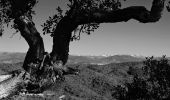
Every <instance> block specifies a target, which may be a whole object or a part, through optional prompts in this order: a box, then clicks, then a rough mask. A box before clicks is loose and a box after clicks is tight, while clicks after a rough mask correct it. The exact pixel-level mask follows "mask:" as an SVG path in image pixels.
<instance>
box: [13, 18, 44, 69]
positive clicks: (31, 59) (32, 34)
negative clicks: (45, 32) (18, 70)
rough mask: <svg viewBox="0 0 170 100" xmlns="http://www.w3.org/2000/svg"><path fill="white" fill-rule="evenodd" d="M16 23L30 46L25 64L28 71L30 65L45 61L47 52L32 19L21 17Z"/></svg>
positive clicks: (24, 66)
mask: <svg viewBox="0 0 170 100" xmlns="http://www.w3.org/2000/svg"><path fill="white" fill-rule="evenodd" d="M14 22H15V24H17V26H18V29H19V31H20V33H21V35H22V37H23V38H24V39H25V40H26V41H27V43H28V45H29V49H28V52H27V54H26V57H25V60H24V64H23V68H24V69H25V70H26V71H28V70H29V67H30V66H29V64H30V63H38V62H41V61H42V60H43V56H44V51H45V50H44V43H43V39H42V37H41V36H40V33H39V32H38V31H37V29H36V27H35V25H34V23H33V21H32V19H30V18H28V17H26V16H20V17H18V18H16V19H15V21H14Z"/></svg>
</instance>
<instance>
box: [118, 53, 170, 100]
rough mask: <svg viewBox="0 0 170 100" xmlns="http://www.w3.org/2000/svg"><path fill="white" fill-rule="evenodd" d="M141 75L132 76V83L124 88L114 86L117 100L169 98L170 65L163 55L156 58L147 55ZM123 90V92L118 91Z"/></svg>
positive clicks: (163, 99) (159, 99) (162, 99)
mask: <svg viewBox="0 0 170 100" xmlns="http://www.w3.org/2000/svg"><path fill="white" fill-rule="evenodd" d="M143 64H144V66H143V68H142V71H143V75H142V76H138V75H136V76H134V80H133V82H132V83H127V84H125V86H126V88H124V87H121V86H118V87H117V88H116V90H117V94H119V95H118V96H117V98H118V99H119V100H165V99H167V100H168V99H170V65H169V64H168V59H167V58H166V57H165V56H163V57H162V58H161V59H159V60H157V59H154V57H147V58H146V61H144V62H143ZM119 90H121V91H122V90H124V91H125V92H120V91H119Z"/></svg>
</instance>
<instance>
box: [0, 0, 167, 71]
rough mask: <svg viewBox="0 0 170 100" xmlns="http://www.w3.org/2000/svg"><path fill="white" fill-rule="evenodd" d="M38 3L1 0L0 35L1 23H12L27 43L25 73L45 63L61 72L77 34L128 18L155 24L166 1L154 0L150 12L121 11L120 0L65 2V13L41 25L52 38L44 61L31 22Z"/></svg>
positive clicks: (41, 45) (138, 9)
mask: <svg viewBox="0 0 170 100" xmlns="http://www.w3.org/2000/svg"><path fill="white" fill-rule="evenodd" d="M37 1H38V0H1V1H0V16H1V18H0V22H1V23H0V28H1V30H0V32H1V33H3V26H4V24H9V23H10V22H12V23H13V25H12V27H13V28H15V29H16V30H17V31H19V32H20V34H21V36H22V37H23V38H24V39H25V40H26V41H27V43H28V45H29V49H28V52H27V54H26V57H25V60H24V64H23V68H24V69H25V71H26V72H28V73H31V72H30V71H31V70H32V67H30V66H33V67H37V68H42V67H43V68H44V66H45V64H44V63H46V65H48V66H52V68H54V69H58V68H59V69H62V66H64V65H65V64H66V62H67V59H68V55H69V43H70V41H71V40H76V39H80V33H87V34H90V32H92V31H94V30H95V29H97V28H98V27H99V24H100V23H116V22H127V21H128V20H130V19H134V20H137V21H139V22H141V23H150V22H157V21H158V20H159V19H160V18H161V15H162V11H163V9H164V3H165V1H166V0H153V2H152V7H151V9H150V10H147V9H146V8H145V7H144V6H131V7H127V8H121V2H123V1H121V0H68V7H69V9H68V10H66V11H63V10H62V9H61V7H58V8H57V11H58V13H57V14H56V15H54V16H53V17H49V19H48V20H47V21H46V23H44V24H43V25H42V26H43V31H44V34H47V33H50V34H51V36H52V38H53V48H52V52H51V53H50V54H49V55H48V57H47V56H46V59H44V54H45V50H44V43H43V39H42V37H41V36H40V33H39V32H38V31H37V29H36V27H35V24H34V22H33V20H32V14H34V11H33V10H32V8H33V7H34V6H35V4H37ZM167 9H168V10H169V7H167ZM64 12H65V13H64ZM63 13H64V14H63ZM60 67H61V68H60ZM38 70H40V69H38ZM63 70H64V71H66V70H67V69H63ZM41 71H42V70H41ZM42 73H43V71H42ZM35 74H37V72H36V73H35Z"/></svg>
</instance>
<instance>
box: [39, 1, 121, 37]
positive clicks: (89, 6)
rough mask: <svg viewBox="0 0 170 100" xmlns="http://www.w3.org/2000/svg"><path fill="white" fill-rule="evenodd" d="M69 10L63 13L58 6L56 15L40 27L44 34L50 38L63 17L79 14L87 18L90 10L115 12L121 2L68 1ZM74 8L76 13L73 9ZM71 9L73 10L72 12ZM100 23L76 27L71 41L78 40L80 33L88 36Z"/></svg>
mask: <svg viewBox="0 0 170 100" xmlns="http://www.w3.org/2000/svg"><path fill="white" fill-rule="evenodd" d="M67 6H68V8H69V10H67V11H65V13H63V10H62V9H61V7H60V6H59V7H58V8H57V9H56V10H57V13H56V14H55V15H54V16H52V17H49V19H48V20H47V21H46V22H45V23H44V24H43V25H42V27H43V31H44V34H48V33H50V34H51V36H53V34H54V30H55V28H56V26H57V24H58V23H59V21H60V20H61V19H62V18H63V17H64V16H68V15H69V16H70V15H71V16H72V17H76V16H79V15H80V14H82V13H84V11H85V12H86V13H88V15H87V16H89V19H90V15H91V11H92V10H98V9H100V10H103V11H115V10H117V9H120V7H121V1H120V0H69V3H68V4H67ZM73 8H76V11H75V10H74V9H73ZM72 9H73V10H72ZM99 24H100V23H88V24H82V25H79V27H77V28H76V29H75V30H74V32H73V34H72V38H71V40H79V39H80V33H87V34H90V33H91V32H93V31H94V30H95V29H97V28H98V27H99Z"/></svg>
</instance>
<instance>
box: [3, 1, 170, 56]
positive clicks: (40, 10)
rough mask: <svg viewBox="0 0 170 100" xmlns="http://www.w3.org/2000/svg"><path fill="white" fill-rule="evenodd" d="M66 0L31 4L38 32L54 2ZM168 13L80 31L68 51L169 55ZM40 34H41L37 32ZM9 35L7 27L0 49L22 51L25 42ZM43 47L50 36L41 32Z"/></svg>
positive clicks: (147, 4) (130, 2)
mask: <svg viewBox="0 0 170 100" xmlns="http://www.w3.org/2000/svg"><path fill="white" fill-rule="evenodd" d="M64 1H67V0H39V4H38V5H37V6H36V7H35V10H36V13H37V14H36V15H35V16H34V21H35V24H36V27H37V29H38V30H39V32H40V33H42V31H41V30H42V28H41V26H40V25H42V24H43V22H45V20H46V19H47V18H48V16H49V15H52V14H53V13H55V8H56V7H57V5H62V6H64V4H66V3H65V2H64ZM151 2H152V0H129V2H128V0H127V2H126V4H125V5H124V6H129V5H145V6H147V8H150V5H151ZM169 18H170V13H168V12H167V11H166V10H165V11H164V13H163V16H162V19H161V20H160V21H159V22H157V23H148V24H142V23H138V22H137V21H134V20H130V21H128V22H123V23H107V24H106V23H105V24H101V25H100V28H99V29H97V30H96V31H95V32H94V33H92V34H91V35H86V34H82V35H81V40H80V41H74V42H71V44H70V54H76V55H103V54H106V55H115V54H130V55H142V56H152V55H154V56H162V55H165V54H166V55H167V56H170V33H169V32H170V31H169V30H170V29H169V28H170V19H169ZM41 35H42V34H41ZM11 36H12V31H11V30H10V29H8V30H6V34H4V36H3V37H1V38H0V51H8V52H26V51H27V49H28V45H27V43H26V42H25V40H24V39H23V38H22V37H21V36H20V34H19V33H17V34H16V35H14V36H13V38H10V37H11ZM42 36H43V38H44V42H45V49H46V50H47V51H48V52H50V51H51V48H52V38H51V37H50V36H49V35H45V36H44V35H42Z"/></svg>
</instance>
